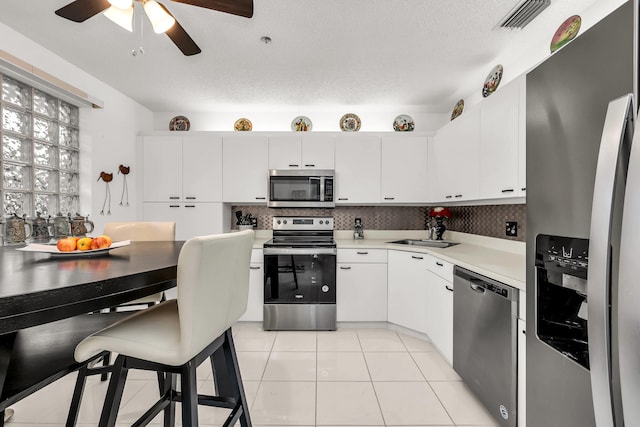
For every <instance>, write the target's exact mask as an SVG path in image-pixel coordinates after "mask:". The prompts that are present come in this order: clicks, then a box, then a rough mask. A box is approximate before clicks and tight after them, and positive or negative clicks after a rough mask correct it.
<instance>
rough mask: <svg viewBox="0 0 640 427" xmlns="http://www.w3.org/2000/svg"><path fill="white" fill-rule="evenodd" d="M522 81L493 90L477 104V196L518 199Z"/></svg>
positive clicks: (523, 123)
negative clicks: (478, 168)
mask: <svg viewBox="0 0 640 427" xmlns="http://www.w3.org/2000/svg"><path fill="white" fill-rule="evenodd" d="M525 90H526V88H525V86H524V79H519V80H516V81H514V82H512V83H510V84H508V85H506V86H504V87H502V88H500V89H499V90H498V91H496V92H495V93H494V94H493V95H491V96H490V97H488V98H487V99H485V100H484V101H483V102H482V103H481V105H480V197H481V198H483V199H496V198H503V197H517V196H520V195H521V194H520V192H521V190H520V188H521V187H519V179H518V176H519V175H518V174H519V163H520V160H519V154H520V153H519V150H520V136H521V134H523V129H522V128H524V126H525V122H524V121H522V122H521V120H520V117H521V112H522V110H523V108H521V103H520V97H521V94H524V92H525Z"/></svg>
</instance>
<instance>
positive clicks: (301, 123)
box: [291, 116, 313, 132]
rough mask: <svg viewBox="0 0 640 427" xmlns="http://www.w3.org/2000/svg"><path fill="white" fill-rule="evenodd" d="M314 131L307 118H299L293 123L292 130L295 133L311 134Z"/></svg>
mask: <svg viewBox="0 0 640 427" xmlns="http://www.w3.org/2000/svg"><path fill="white" fill-rule="evenodd" d="M311 129H313V123H312V122H311V119H310V118H309V117H307V116H298V117H296V118H295V119H293V120H292V121H291V130H292V131H294V132H309V131H311Z"/></svg>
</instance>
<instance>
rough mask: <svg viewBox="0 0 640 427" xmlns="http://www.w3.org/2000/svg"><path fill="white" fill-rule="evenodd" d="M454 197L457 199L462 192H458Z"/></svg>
mask: <svg viewBox="0 0 640 427" xmlns="http://www.w3.org/2000/svg"><path fill="white" fill-rule="evenodd" d="M454 197H455V198H456V199H457V198H459V197H462V194H456V195H455V196H454Z"/></svg>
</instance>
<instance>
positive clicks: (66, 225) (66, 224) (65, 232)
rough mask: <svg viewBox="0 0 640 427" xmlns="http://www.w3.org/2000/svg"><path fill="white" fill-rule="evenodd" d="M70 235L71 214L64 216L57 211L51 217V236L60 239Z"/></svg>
mask: <svg viewBox="0 0 640 427" xmlns="http://www.w3.org/2000/svg"><path fill="white" fill-rule="evenodd" d="M69 236H71V215H67V216H64V215H62V212H58V215H56V216H55V217H54V218H53V238H54V239H62V238H64V237H69Z"/></svg>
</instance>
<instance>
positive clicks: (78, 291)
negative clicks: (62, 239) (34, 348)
mask: <svg viewBox="0 0 640 427" xmlns="http://www.w3.org/2000/svg"><path fill="white" fill-rule="evenodd" d="M183 244H184V242H131V244H130V245H128V246H124V247H120V248H115V249H112V250H110V251H109V252H108V253H106V254H102V255H100V256H83V257H73V256H68V255H67V256H65V257H56V256H52V255H51V254H47V253H39V252H24V251H18V250H16V248H14V247H2V248H0V334H5V333H8V332H14V331H17V330H20V329H24V328H28V327H31V326H36V325H41V324H43V323H48V322H52V321H55V320H60V319H64V318H67V317H72V316H75V315H79V314H83V313H88V312H91V311H97V310H100V309H103V308H107V307H112V306H115V305H119V304H122V303H125V302H127V301H132V300H134V299H136V298H140V297H143V296H146V295H151V294H154V293H156V292H160V291H163V290H166V289H169V288H171V287H173V286H175V284H176V282H175V281H176V275H177V266H178V255H179V253H180V249H181V248H182V245H183Z"/></svg>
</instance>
